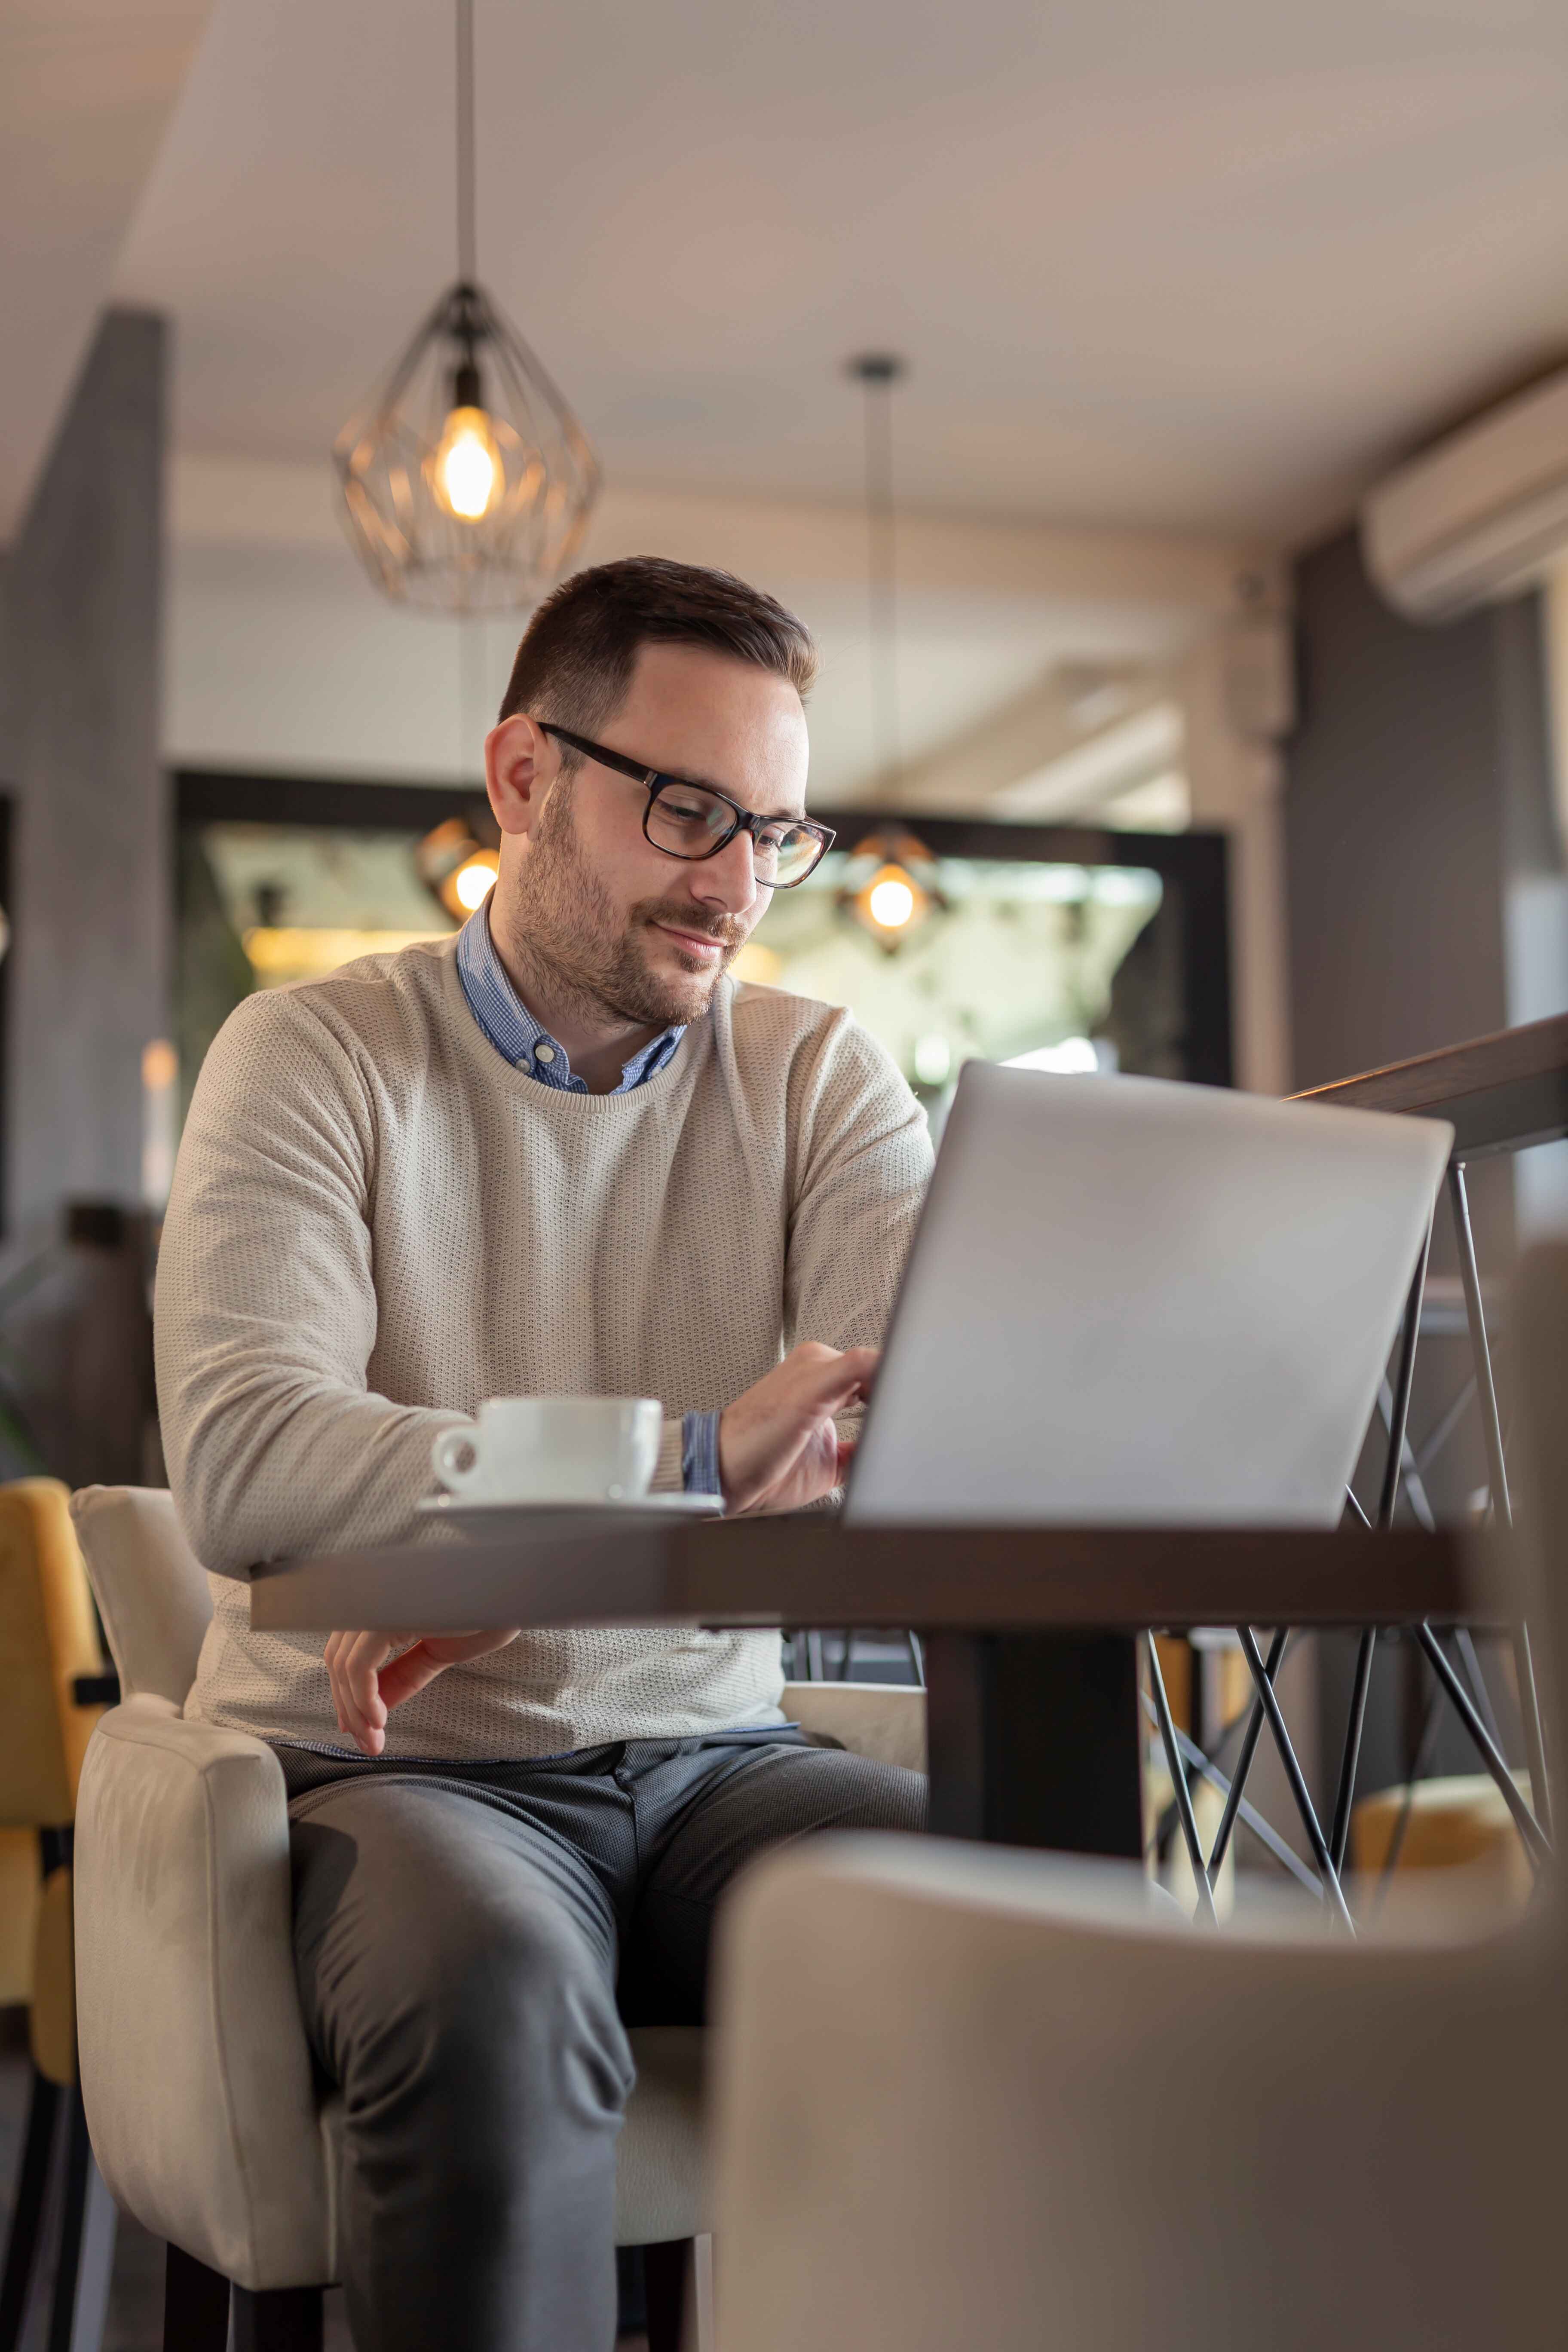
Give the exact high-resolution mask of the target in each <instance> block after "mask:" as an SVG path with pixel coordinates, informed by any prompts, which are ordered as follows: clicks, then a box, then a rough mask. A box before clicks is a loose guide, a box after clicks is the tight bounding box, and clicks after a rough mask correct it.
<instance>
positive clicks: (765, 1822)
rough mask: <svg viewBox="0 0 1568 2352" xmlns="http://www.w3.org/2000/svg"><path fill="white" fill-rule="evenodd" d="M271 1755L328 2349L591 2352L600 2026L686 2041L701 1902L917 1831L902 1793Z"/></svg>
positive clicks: (604, 2141) (612, 2036)
mask: <svg viewBox="0 0 1568 2352" xmlns="http://www.w3.org/2000/svg"><path fill="white" fill-rule="evenodd" d="M279 1754H280V1757H281V1759H282V1761H283V1765H284V1771H285V1777H286V1778H287V1780H288V1782H289V1796H290V1800H291V1801H290V1804H289V1816H290V1822H291V1847H292V1853H293V1870H294V1946H295V1960H296V1966H297V1969H298V1974H299V1982H300V2000H301V2002H302V2004H303V2009H304V2015H305V2023H306V2029H307V2032H308V2033H309V2035H310V2043H311V2047H312V2049H313V2050H314V2052H315V2053H316V2057H317V2060H318V2063H320V2065H321V2068H322V2070H323V2071H324V2073H325V2074H326V2075H327V2076H328V2077H329V2078H330V2079H331V2081H332V2082H333V2083H335V2084H338V2085H339V2087H340V2088H341V2090H342V2095H343V2106H344V2125H343V2166H342V2180H341V2183H340V2195H341V2200H342V2202H341V2207H340V2221H339V2232H338V2242H339V2249H340V2266H341V2269H342V2278H343V2284H344V2287H345V2289H346V2292H347V2301H348V2315H349V2324H350V2326H351V2328H352V2329H353V2338H354V2342H355V2343H356V2345H359V2346H361V2347H364V2352H432V2347H436V2346H440V2347H443V2352H609V2347H610V2346H611V2345H612V2343H613V2341H614V2338H615V2332H616V2269H615V2252H614V2244H613V2235H614V2205H615V2168H616V2133H617V2131H618V2129H619V2127H620V2120H621V2111H622V2109H623V2107H624V2105H625V2104H626V2095H627V2092H628V2091H629V2090H630V2088H631V2084H632V2079H633V2067H632V2062H631V2055H630V2052H629V2049H628V2046H627V2042H626V2032H625V2028H626V2025H680V2024H696V2023H699V2022H700V2021H701V2020H702V2018H703V2016H704V2013H705V2000H706V1991H707V1975H708V1946H709V1934H710V1926H711V1922H712V1916H713V1908H714V1905H715V1904H716V1903H717V1901H718V1898H719V1896H720V1895H721V1894H722V1893H723V1890H724V1888H725V1886H726V1885H728V1883H729V1881H730V1880H731V1877H732V1876H733V1875H734V1874H735V1872H736V1871H737V1870H739V1869H740V1868H741V1866H742V1864H743V1863H745V1862H746V1861H747V1860H748V1859H749V1858H750V1857H751V1856H752V1854H754V1853H757V1852H758V1851H759V1850H760V1849H761V1848H762V1847H763V1846H767V1845H773V1844H776V1843H779V1842H780V1841H781V1840H783V1839H785V1838H792V1837H798V1836H801V1835H803V1834H804V1833H805V1832H809V1831H812V1830H819V1829H827V1828H836V1829H906V1830H913V1829H918V1828H920V1827H921V1824H922V1822H923V1818H924V1811H925V1784H924V1782H923V1781H922V1780H921V1779H920V1777H919V1776H918V1775H917V1774H915V1773H913V1772H906V1771H902V1770H900V1769H898V1768H897V1767H896V1766H891V1765H880V1764H872V1763H868V1762H867V1761H866V1760H865V1759H862V1758H860V1757H857V1756H851V1755H847V1754H846V1753H845V1752H844V1751H843V1750H842V1749H836V1748H815V1747H812V1746H810V1745H808V1744H807V1743H806V1742H805V1740H804V1739H803V1738H801V1737H800V1736H799V1734H798V1733H795V1732H794V1731H793V1730H791V1729H790V1728H789V1727H782V1728H780V1729H777V1730H772V1731H769V1732H766V1733H756V1732H751V1733H746V1732H740V1733H726V1734H722V1735H721V1736H719V1737H717V1738H708V1739H686V1740H634V1741H628V1742H625V1743H621V1744H617V1745H615V1746H611V1747H605V1748H585V1749H583V1750H581V1751H579V1752H578V1753H576V1754H574V1755H571V1756H565V1757H559V1758H553V1759H547V1760H545V1761H543V1762H538V1763H530V1764H517V1765H477V1766H476V1765H454V1764H442V1765H440V1766H419V1767H409V1766H406V1765H388V1764H382V1763H375V1764H372V1763H369V1762H365V1763H363V1764H358V1763H353V1762H343V1761H341V1760H339V1759H327V1758H323V1757H319V1756H315V1755H312V1754H310V1753H308V1752H307V1751H305V1750H303V1749H300V1748H285V1749H280V1750H279Z"/></svg>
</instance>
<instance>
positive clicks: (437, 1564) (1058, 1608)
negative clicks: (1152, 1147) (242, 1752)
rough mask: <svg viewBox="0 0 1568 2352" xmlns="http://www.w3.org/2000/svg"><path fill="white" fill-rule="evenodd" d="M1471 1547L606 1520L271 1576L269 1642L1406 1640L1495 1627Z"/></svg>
mask: <svg viewBox="0 0 1568 2352" xmlns="http://www.w3.org/2000/svg"><path fill="white" fill-rule="evenodd" d="M1488 1591H1489V1586H1488V1581H1487V1579H1486V1577H1485V1574H1484V1570H1483V1564H1482V1563H1481V1561H1480V1559H1479V1555H1478V1554H1476V1553H1474V1552H1472V1550H1471V1548H1470V1546H1469V1544H1468V1542H1467V1539H1466V1538H1463V1537H1460V1536H1458V1535H1454V1534H1447V1533H1443V1534H1437V1535H1427V1534H1425V1533H1423V1532H1422V1531H1421V1530H1420V1529H1418V1528H1408V1529H1406V1528H1401V1529H1399V1530H1397V1531H1396V1532H1394V1533H1391V1534H1387V1535H1368V1534H1365V1533H1361V1532H1354V1531H1352V1532H1350V1533H1346V1534H1338V1533H1336V1534H1319V1533H1316V1532H1309V1531H1302V1530H1300V1529H1295V1528H1280V1529H1261V1530H1259V1529H1252V1528H1215V1529H1209V1528H1176V1529H1160V1528H1098V1529H1095V1528H931V1527H921V1528H868V1527H858V1528H844V1527H840V1526H838V1525H837V1524H835V1523H834V1522H833V1521H831V1520H825V1519H822V1518H817V1517H806V1518H793V1519H791V1518H772V1519H770V1518H760V1519H740V1520H734V1521H731V1522H726V1523H722V1524H720V1525H716V1526H715V1525H709V1526H700V1525H699V1526H686V1527H668V1526H659V1525H657V1524H649V1523H647V1522H645V1523H644V1524H643V1525H642V1526H641V1527H635V1528H628V1527H626V1525H624V1524H621V1525H617V1524H616V1523H615V1522H613V1521H601V1522H598V1523H596V1524H595V1525H593V1526H585V1527H584V1528H582V1529H581V1530H578V1531H574V1532H570V1533H564V1534H563V1533H552V1534H548V1535H541V1536H539V1537H537V1538H528V1539H526V1540H522V1541H517V1542H508V1543H470V1542H464V1541H462V1540H452V1541H447V1542H441V1543H429V1544H419V1545H407V1546H395V1547H389V1548H386V1549H375V1550H367V1551H359V1552H339V1553H335V1554H332V1555H330V1556H328V1557H326V1558H322V1559H306V1560H284V1561H279V1562H278V1563H276V1564H275V1565H273V1566H270V1567H268V1568H266V1569H262V1570H258V1571H257V1572H256V1574H255V1575H254V1577H253V1578H252V1580H251V1585H250V1622H251V1623H252V1625H253V1626H255V1627H256V1628H257V1629H258V1631H261V1632H267V1633H301V1632H311V1633H324V1632H329V1631H331V1630H332V1629H334V1628H337V1627H345V1628H348V1627H367V1626H374V1627H376V1628H378V1629H382V1630H384V1631H386V1632H389V1633H395V1632H408V1633H457V1632H462V1631H469V1630H472V1631H478V1630H479V1629H481V1628H485V1627H490V1626H502V1625H520V1624H521V1625H531V1626H544V1625H572V1624H595V1623H598V1624H621V1625H626V1624H649V1623H656V1622H664V1621H675V1622H683V1623H688V1624H698V1625H707V1626H726V1625H815V1626H867V1627H870V1626H879V1625H894V1626H900V1625H912V1626H914V1627H916V1628H917V1629H921V1630H924V1631H938V1630H968V1631H973V1632H984V1631H989V1632H1005V1631H1008V1630H1013V1631H1023V1630H1026V1629H1034V1630H1042V1629H1046V1628H1049V1627H1053V1626H1056V1627H1061V1628H1064V1629H1067V1628H1089V1627H1099V1628H1105V1629H1109V1630H1117V1629H1124V1630H1129V1631H1131V1630H1136V1629H1140V1628H1142V1627H1145V1626H1161V1627H1163V1626H1181V1625H1237V1624H1241V1623H1245V1622H1251V1623H1253V1624H1258V1625H1286V1624H1289V1625H1301V1626H1307V1625H1346V1624H1349V1625H1394V1624H1405V1623H1411V1622H1415V1621H1416V1620H1417V1619H1420V1618H1422V1617H1432V1618H1436V1619H1437V1620H1439V1621H1448V1622H1452V1621H1454V1620H1455V1619H1458V1618H1465V1617H1468V1618H1471V1619H1479V1618H1480V1617H1484V1616H1489V1615H1493V1614H1495V1613H1496V1612H1495V1611H1494V1610H1493V1609H1492V1608H1491V1607H1490V1606H1489V1602H1488V1601H1487V1598H1486V1596H1487V1593H1488Z"/></svg>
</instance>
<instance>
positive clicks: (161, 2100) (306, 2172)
mask: <svg viewBox="0 0 1568 2352" xmlns="http://www.w3.org/2000/svg"><path fill="white" fill-rule="evenodd" d="M72 1513H73V1516H74V1517H75V1520H76V1526H77V1531H78V1535H79V1538H80V1542H81V1547H82V1550H83V1552H84V1554H85V1556H86V1559H87V1562H88V1568H89V1574H90V1576H91V1580H92V1584H93V1590H94V1591H95V1593H96V1594H97V1597H98V1602H99V1607H100V1611H101V1612H102V1615H103V1620H104V1625H105V1628H106V1631H107V1633H108V1635H109V1641H110V1648H111V1650H112V1651H113V1653H114V1657H115V1661H116V1664H117V1665H118V1666H119V1669H120V1675H121V1689H122V1693H123V1696H122V1702H121V1705H120V1706H117V1707H115V1708H113V1709H112V1710H111V1711H110V1713H109V1714H108V1715H107V1716H105V1717H104V1718H103V1720H102V1722H101V1723H100V1726H99V1728H98V1730H97V1732H96V1733H95V1735H94V1737H93V1739H92V1741H91V1744H90V1746H89V1750H88V1755H87V1759H86V1763H85V1765H84V1767H83V1770H82V1776H81V1788H80V1795H79V1802H78V1811H77V1832H76V1855H77V1898H76V1899H77V1983H78V2006H79V2032H80V2043H81V2082H82V2092H83V2096H84V2098H85V2101H86V2107H87V2116H88V2123H89V2128H90V2131H91V2135H92V2143H93V2147H94V2149H95V2151H96V2154H97V2157H98V2161H99V2165H100V2168H101V2170H102V2172H103V2175H104V2178H105V2179H106V2180H107V2181H108V2183H109V2185H110V2189H112V2191H113V2193H114V2195H115V2197H116V2199H117V2200H119V2202H120V2203H121V2205H122V2206H123V2207H124V2208H125V2210H127V2211H128V2212H130V2213H132V2214H133V2215H134V2216H135V2218H136V2219H137V2220H138V2221H140V2222H142V2225H143V2227H144V2228H146V2229H148V2230H150V2231H153V2232H154V2233H155V2234H156V2235H157V2236H159V2237H161V2238H163V2239H164V2240H166V2241H167V2242H168V2246H169V2265H168V2290H167V2292H168V2305H167V2318H166V2322H165V2336H164V2344H165V2352H223V2347H224V2343H225V2332H226V2326H227V2319H228V2314H229V2308H230V2305H231V2301H232V2307H233V2314H234V2323H235V2343H236V2347H237V2352H247V2347H254V2352H296V2348H297V2347H298V2352H305V2347H318V2346H319V2345H320V2342H321V2289H322V2288H323V2287H324V2286H326V2285H329V2284H331V2282H332V2281H333V2279H334V2277H335V2275H336V2247H335V2237H336V2215H335V2202H336V2198H335V2190H336V2179H337V2166H336V2161H335V2146H334V2142H335V2127H336V2116H337V2107H336V2102H335V2101H334V2100H333V2099H332V2098H331V2097H328V2098H326V2099H324V2100H323V2099H322V2097H321V2092H320V2087H319V2085H318V2084H317V2082H316V2080H315V2078H314V2075H313V2072H312V2066H311V2060H310V2051H309V2048H308V2046H307V2044H306V2041H305V2034H304V2029H303V2026H302V2023H301V2021H300V2009H299V2002H298V1998H297V1995H296V1991H295V1984H294V1969H293V1953H292V1943H291V1938H290V1932H289V1823H288V1815H287V1811H286V1808H285V1800H284V1788H283V1774H282V1770H281V1768H280V1767H279V1762H278V1759H277V1758H276V1757H275V1756H274V1755H273V1754H272V1752H271V1750H270V1749H269V1748H268V1747H267V1746H266V1745H265V1743H264V1742H263V1741H261V1740H259V1739H255V1738H250V1737H249V1736H248V1735H247V1734H245V1733H242V1732H236V1731H226V1730H218V1729H215V1728H213V1727H211V1726H209V1725H206V1724H200V1723H186V1722H185V1721H184V1717H183V1715H182V1712H181V1710H182V1707H183V1706H184V1698H185V1695H186V1693H187V1692H188V1690H189V1688H190V1685H191V1683H192V1681H193V1680H194V1678H195V1668H196V1659H197V1654H198V1653H199V1651H200V1648H201V1643H202V1637H203V1634H204V1633H205V1628H206V1624H207V1621H208V1617H209V1614H210V1604H209V1601H208V1597H207V1585H206V1579H205V1575H204V1573H203V1571H202V1570H201V1569H200V1567H199V1566H198V1564H197V1562H196V1561H195V1558H194V1557H193V1555H192V1553H191V1551H190V1550H189V1549H188V1547H187V1545H186V1544H185V1541H184V1537H183V1535H182V1533H181V1531H180V1528H179V1524H178V1521H177V1520H176V1518H175V1516H174V1505H173V1503H172V1501H171V1499H170V1497H169V1496H168V1495H167V1494H164V1493H161V1492H153V1491H150V1490H146V1489H138V1488H130V1487H89V1488H87V1489H85V1490H84V1491H83V1492H82V1493H80V1494H79V1495H78V1496H75V1497H74V1498H73V1503H72ZM785 1705H786V1709H787V1711H788V1712H789V1713H790V1714H791V1715H792V1716H794V1717H795V1719H797V1720H799V1721H801V1722H803V1723H804V1724H805V1726H806V1727H807V1728H808V1729H811V1730H815V1731H818V1732H822V1733H826V1734H827V1735H828V1736H830V1737H832V1738H837V1740H839V1742H840V1743H841V1744H842V1745H843V1746H845V1747H847V1748H855V1749H857V1750H858V1751H860V1752H863V1753H866V1754H871V1755H876V1756H879V1757H881V1758H883V1759H886V1760H888V1761H896V1762H900V1763H908V1764H913V1765H915V1766H917V1767H921V1766H923V1762H924V1696H923V1694H922V1693H921V1692H917V1691H911V1690H897V1689H887V1688H882V1687H879V1686H876V1685H846V1684H815V1685H812V1684H805V1685H803V1684H794V1685H790V1686H789V1690H788V1693H787V1695H786V1700H785ZM703 2038H704V2037H703V2036H702V2035H701V2034H700V2033H699V2032H693V2031H688V2030H685V2029H680V2028H664V2029H656V2030H642V2031H638V2032H634V2033H633V2035H632V2037H631V2040H632V2046H633V2051H634V2053H635V2056H636V2060H637V2088H636V2089H635V2091H634V2092H633V2094H632V2098H631V2102H630V2105H629V2106H628V2108H627V2112H626V2126H625V2128H624V2130H623V2132H622V2134H621V2138H620V2143H619V2153H618V2158H617V2168H616V2241H617V2242H618V2243H619V2244H622V2245H641V2246H643V2247H645V2248H646V2249H647V2250H648V2261H647V2270H648V2290H649V2339H650V2345H651V2346H652V2347H653V2352H676V2347H677V2345H678V2344H679V2336H680V2326H681V2320H680V2305H681V2300H682V2292H683V2283H684V2281H685V2279H686V2277H687V2274H688V2268H689V2245H690V2242H691V2241H693V2240H696V2239H697V2238H699V2237H700V2235H701V2234H702V2233H704V2232H706V2231H707V2230H708V2227H709V2200H708V2192H707V2188H706V2184H705V2181H704V2178H703V2164H702V2132H701V2082H702V2049H703ZM697 2275H698V2277H699V2279H700V2282H701V2283H702V2284H705V2281H706V2268H705V2266H702V2267H701V2268H700V2269H699V2271H698V2273H697ZM231 2286H232V2296H231ZM707 2302H708V2297H707V2295H706V2294H705V2293H703V2292H699V2294H698V2297H697V2305H698V2308H697V2333H698V2336H699V2340H701V2338H702V2337H703V2336H705V2335H706V2333H707V2329H706V2326H705V2322H706V2319H707V2309H706V2305H707Z"/></svg>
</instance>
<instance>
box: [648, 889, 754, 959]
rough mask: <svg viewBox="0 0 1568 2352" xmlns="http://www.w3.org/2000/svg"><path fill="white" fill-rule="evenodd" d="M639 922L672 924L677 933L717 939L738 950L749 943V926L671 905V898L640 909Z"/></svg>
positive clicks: (649, 903) (657, 899) (723, 944)
mask: <svg viewBox="0 0 1568 2352" xmlns="http://www.w3.org/2000/svg"><path fill="white" fill-rule="evenodd" d="M637 919H638V920H639V921H640V922H644V923H669V924H672V925H673V926H674V928H675V929H677V930H678V931H691V932H694V933H695V934H696V935H697V936H698V937H700V938H701V939H705V940H718V942H719V944H720V946H721V947H725V948H738V947H741V946H743V945H744V943H745V940H746V935H747V933H746V926H745V925H744V924H743V923H737V922H736V921H735V920H734V919H732V918H731V917H728V916H724V915H720V916H718V917H714V916H712V915H700V914H698V913H697V912H696V910H695V909H694V908H692V907H690V906H681V905H679V904H677V905H671V904H670V903H669V901H668V899H663V898H656V899H649V900H648V901H647V902H646V903H645V904H644V905H642V906H640V907H638V908H637Z"/></svg>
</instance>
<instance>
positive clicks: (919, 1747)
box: [779, 1683, 926, 1772]
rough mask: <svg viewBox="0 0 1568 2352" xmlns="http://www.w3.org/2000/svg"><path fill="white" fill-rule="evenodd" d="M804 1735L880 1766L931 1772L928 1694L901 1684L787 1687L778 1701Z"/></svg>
mask: <svg viewBox="0 0 1568 2352" xmlns="http://www.w3.org/2000/svg"><path fill="white" fill-rule="evenodd" d="M779 1705H780V1706H782V1707H783V1709H784V1714H785V1715H786V1716H787V1717H789V1720H790V1721H791V1723H798V1724H799V1726H800V1727H801V1729H802V1730H803V1731H816V1732H820V1733H821V1734H822V1735H823V1736H824V1737H825V1738H829V1739H837V1742H838V1744H839V1746H840V1747H841V1748H848V1749H849V1751H850V1753H851V1754H852V1755H855V1756H868V1757H869V1758H870V1759H872V1761H873V1762H874V1763H878V1764H902V1765H904V1766H906V1767H907V1769H909V1770H910V1771H911V1772H923V1771H924V1770H925V1769H926V1695H925V1693H924V1691H923V1690H911V1689H910V1688H909V1686H908V1685H904V1684H900V1683H785V1685H784V1696H783V1697H782V1698H781V1700H780V1701H779Z"/></svg>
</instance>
